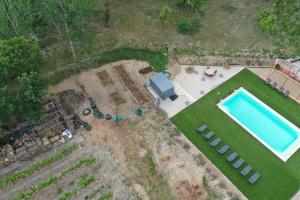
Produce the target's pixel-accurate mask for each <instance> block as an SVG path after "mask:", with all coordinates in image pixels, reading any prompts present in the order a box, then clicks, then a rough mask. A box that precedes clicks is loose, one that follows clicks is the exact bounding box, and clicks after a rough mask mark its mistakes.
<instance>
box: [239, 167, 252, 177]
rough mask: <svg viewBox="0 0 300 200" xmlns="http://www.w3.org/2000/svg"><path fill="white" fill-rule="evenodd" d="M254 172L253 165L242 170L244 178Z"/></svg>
mask: <svg viewBox="0 0 300 200" xmlns="http://www.w3.org/2000/svg"><path fill="white" fill-rule="evenodd" d="M251 170H252V167H251V165H247V166H246V167H244V169H242V171H241V174H242V175H243V176H247V174H249V173H250V172H251Z"/></svg>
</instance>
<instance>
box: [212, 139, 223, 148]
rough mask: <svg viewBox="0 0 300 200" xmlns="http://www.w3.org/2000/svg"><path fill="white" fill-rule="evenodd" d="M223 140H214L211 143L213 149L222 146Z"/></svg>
mask: <svg viewBox="0 0 300 200" xmlns="http://www.w3.org/2000/svg"><path fill="white" fill-rule="evenodd" d="M221 141H222V140H221V138H219V137H218V138H216V139H214V140H213V141H212V142H211V143H210V146H211V147H216V146H218V144H220V142H221Z"/></svg>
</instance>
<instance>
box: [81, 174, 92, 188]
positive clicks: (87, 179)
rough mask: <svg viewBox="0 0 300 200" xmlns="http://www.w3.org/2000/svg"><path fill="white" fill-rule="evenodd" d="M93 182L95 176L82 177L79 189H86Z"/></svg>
mask: <svg viewBox="0 0 300 200" xmlns="http://www.w3.org/2000/svg"><path fill="white" fill-rule="evenodd" d="M94 181H95V176H84V177H82V178H81V179H80V180H79V186H80V188H86V187H87V186H89V185H90V184H91V183H92V182H94Z"/></svg>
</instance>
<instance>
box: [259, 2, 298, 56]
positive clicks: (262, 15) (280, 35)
mask: <svg viewBox="0 0 300 200" xmlns="http://www.w3.org/2000/svg"><path fill="white" fill-rule="evenodd" d="M299 10H300V4H299V1H298V0H289V1H284V0H276V1H275V2H274V3H273V5H272V9H271V11H269V12H268V11H266V10H262V11H260V12H259V14H258V15H257V18H258V21H259V23H260V25H261V27H262V28H263V29H264V30H267V31H269V32H270V34H271V35H273V36H274V37H275V38H276V39H277V40H278V42H277V43H278V46H279V48H284V46H287V45H289V48H290V49H292V52H293V53H294V54H295V55H298V54H299V53H300V48H299V46H300V15H299ZM278 51H279V50H278ZM283 56H284V57H287V55H286V53H285V55H283Z"/></svg>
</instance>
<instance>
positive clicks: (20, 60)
mask: <svg viewBox="0 0 300 200" xmlns="http://www.w3.org/2000/svg"><path fill="white" fill-rule="evenodd" d="M41 64H42V55H41V52H40V49H39V47H38V45H37V43H36V42H34V41H31V40H29V39H25V38H23V37H17V38H11V39H8V40H0V66H1V67H0V76H1V79H0V125H1V127H0V129H1V133H2V135H3V134H4V133H5V132H6V131H7V130H6V129H7V126H8V124H9V123H10V122H11V120H12V119H13V118H14V119H15V121H16V119H17V120H31V121H36V120H37V119H38V118H39V117H40V115H41V112H42V105H41V104H42V97H43V95H44V94H45V88H46V87H45V84H44V83H43V81H42V80H41V79H40V77H39V74H38V73H37V72H35V71H36V70H37V69H38V67H40V65H41Z"/></svg>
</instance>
